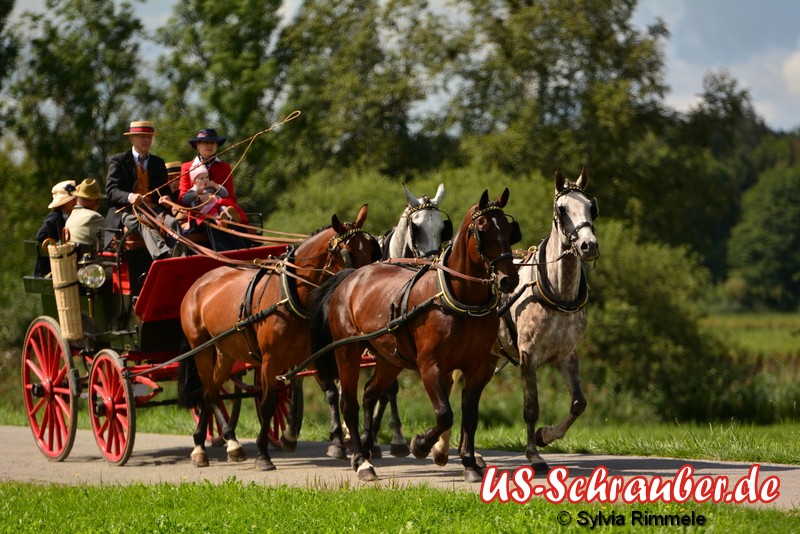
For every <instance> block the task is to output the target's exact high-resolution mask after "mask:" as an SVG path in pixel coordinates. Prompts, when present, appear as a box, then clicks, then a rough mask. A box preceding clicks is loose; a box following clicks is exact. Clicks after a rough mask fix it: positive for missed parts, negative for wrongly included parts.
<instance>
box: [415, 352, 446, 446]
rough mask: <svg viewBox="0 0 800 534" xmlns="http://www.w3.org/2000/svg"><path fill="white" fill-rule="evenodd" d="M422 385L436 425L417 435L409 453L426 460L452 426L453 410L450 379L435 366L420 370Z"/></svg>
mask: <svg viewBox="0 0 800 534" xmlns="http://www.w3.org/2000/svg"><path fill="white" fill-rule="evenodd" d="M420 374H421V377H422V383H423V385H424V386H425V391H427V392H428V397H429V398H430V400H431V405H432V406H433V412H434V414H436V425H435V426H433V427H431V428H429V429H428V430H426V431H425V433H423V434H417V435H416V436H414V439H412V440H411V452H412V454H414V457H416V458H419V459H422V458H427V457H428V454H430V452H431V449H432V448H433V446H434V445H436V442H437V441H439V437H440V436H441V435H442V433H444V432H445V431H447V430H449V429H450V428H451V427H452V426H453V409H452V407H451V406H450V399H449V396H450V386H451V385H452V377H451V376H450V375H449V374H448V373H441V372H439V370H438V369H437V368H436V367H435V366H431V367H428V368H427V369H425V370H422V369H420Z"/></svg>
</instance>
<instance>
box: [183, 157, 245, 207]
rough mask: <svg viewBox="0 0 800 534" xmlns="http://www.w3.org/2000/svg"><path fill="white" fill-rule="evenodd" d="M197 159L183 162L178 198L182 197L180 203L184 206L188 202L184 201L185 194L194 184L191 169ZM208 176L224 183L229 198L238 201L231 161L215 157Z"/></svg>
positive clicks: (221, 183)
mask: <svg viewBox="0 0 800 534" xmlns="http://www.w3.org/2000/svg"><path fill="white" fill-rule="evenodd" d="M196 161H197V158H193V159H192V160H191V161H187V162H184V163H182V164H181V181H180V186H179V188H178V193H179V195H180V196H179V197H178V198H179V199H180V203H181V204H182V205H184V206H186V205H187V204H186V202H184V201H183V196H184V195H185V194H186V192H187V191H189V189H191V188H192V185H193V184H192V178H191V177H190V176H189V170H191V169H192V167H193V166H194V165H195V164H196V163H195V162H196ZM208 177H209V178H210V179H212V180H214V181H215V182H217V183H218V184H220V185H224V186H225V189H227V190H228V199H230V200H231V201H232V202H236V190H235V189H234V187H233V173H232V172H231V165H230V163H227V162H225V161H222V160H220V159H217V158H214V162H213V163H212V164H211V167H209V169H208Z"/></svg>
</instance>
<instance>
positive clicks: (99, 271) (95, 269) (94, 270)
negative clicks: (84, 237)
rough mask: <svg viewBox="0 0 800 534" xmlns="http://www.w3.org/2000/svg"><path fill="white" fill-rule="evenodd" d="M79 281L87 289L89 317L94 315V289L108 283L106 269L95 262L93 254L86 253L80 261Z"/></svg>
mask: <svg viewBox="0 0 800 534" xmlns="http://www.w3.org/2000/svg"><path fill="white" fill-rule="evenodd" d="M78 282H80V283H81V285H82V286H84V287H85V288H86V289H87V296H88V305H89V317H94V299H93V298H92V297H93V295H94V291H95V290H96V289H98V288H100V287H102V286H103V284H105V283H106V271H105V269H104V268H103V266H102V265H99V264H97V263H95V260H94V257H93V256H92V255H91V254H88V253H87V254H84V255H83V257H82V258H81V259H80V261H79V262H78Z"/></svg>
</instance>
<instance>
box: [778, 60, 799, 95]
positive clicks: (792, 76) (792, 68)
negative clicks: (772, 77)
mask: <svg viewBox="0 0 800 534" xmlns="http://www.w3.org/2000/svg"><path fill="white" fill-rule="evenodd" d="M781 74H782V75H783V80H784V81H785V82H786V89H787V90H788V92H789V94H790V95H791V96H793V97H795V98H798V99H800V50H797V51H796V52H795V53H794V54H792V55H791V56H789V58H788V59H787V60H786V61H785V62H784V63H783V69H782V72H781Z"/></svg>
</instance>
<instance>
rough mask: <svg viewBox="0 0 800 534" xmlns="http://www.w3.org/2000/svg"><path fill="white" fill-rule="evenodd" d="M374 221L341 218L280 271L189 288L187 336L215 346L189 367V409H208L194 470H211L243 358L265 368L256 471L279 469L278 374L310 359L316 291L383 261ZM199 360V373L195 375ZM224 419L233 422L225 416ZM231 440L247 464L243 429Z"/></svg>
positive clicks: (235, 274) (234, 454)
mask: <svg viewBox="0 0 800 534" xmlns="http://www.w3.org/2000/svg"><path fill="white" fill-rule="evenodd" d="M366 218H367V206H366V205H364V206H362V207H361V210H360V211H359V212H358V216H357V217H356V220H355V222H353V223H342V222H340V221H339V219H338V217H337V216H336V215H333V217H332V218H331V226H330V227H328V228H324V229H322V230H320V231H318V232H316V233H314V234H313V235H311V236H310V237H308V238H307V239H306V240H305V241H303V242H302V243H300V244H299V245H298V246H297V248H296V249H293V250H290V251H289V252H287V254H286V255H285V257H284V258H283V261H282V262H281V263H279V264H278V265H277V267H276V268H273V269H271V270H266V269H261V270H259V272H258V273H257V274H255V275H254V274H253V271H252V270H244V269H240V268H235V267H219V268H217V269H214V270H212V271H209V272H208V273H206V274H205V275H203V276H202V277H200V278H199V279H198V280H197V282H195V283H194V285H193V286H192V287H191V288H190V289H189V291H188V292H187V294H186V297H185V298H184V299H183V302H182V304H181V324H182V326H183V331H184V333H185V335H186V338H187V340H188V342H189V345H190V347H192V349H195V348H196V347H200V346H201V345H203V344H208V345H209V346H207V347H205V348H203V349H202V350H200V351H199V352H197V353H196V354H195V355H194V358H193V359H192V360H190V359H188V358H187V359H184V360H183V361H182V365H181V367H182V369H181V380H180V382H181V404H182V405H184V406H189V407H195V406H199V407H200V417H199V421H198V424H197V430H196V432H195V433H194V443H195V448H194V450H193V451H192V454H191V459H192V463H193V464H194V465H196V466H198V467H204V466H207V465H208V455H207V454H206V451H205V446H204V440H205V434H206V430H205V429H206V428H207V425H208V418H209V417H210V416H211V412H212V411H214V412H217V411H219V410H220V408H219V402H218V401H219V391H220V387H221V386H222V384H223V383H224V382H225V381H226V380H227V379H228V378H229V377H230V374H231V368H232V366H233V364H234V362H235V361H236V360H241V361H244V362H247V363H254V364H258V365H260V367H261V369H260V373H261V385H262V388H263V398H262V402H261V406H260V411H261V416H262V417H261V421H262V424H261V431H260V432H259V435H258V439H257V445H258V458H256V468H257V469H260V470H262V471H270V470H273V469H275V466H274V464H273V463H272V461H271V460H270V457H269V452H268V447H269V438H268V429H269V424H270V421H271V419H272V417H273V414H274V412H275V408H276V405H277V399H278V397H277V382H276V376H277V375H278V374H279V373H280V372H281V371H283V370H285V369H287V368H290V367H292V366H294V365H297V364H298V363H300V362H301V361H302V360H303V359H304V358H305V357H307V356H308V355H309V354H310V349H311V347H310V339H309V335H308V325H309V321H308V319H309V316H308V314H307V313H306V311H305V310H306V309H307V303H308V297H309V293H310V291H311V290H312V289H314V288H316V287H318V286H319V285H320V284H322V283H323V282H324V281H325V280H326V279H328V278H329V277H331V276H332V275H333V274H334V273H336V272H338V271H340V270H342V269H344V268H350V267H353V268H357V267H362V266H364V265H367V264H368V263H371V262H373V261H376V260H378V259H380V257H381V251H380V246H379V245H378V242H377V240H376V239H375V238H374V237H373V236H371V235H370V234H368V233H366V232H365V231H363V230H362V229H361V228H362V226H363V224H364V221H365V220H366ZM212 341H213V344H211V342H212ZM192 362H193V363H194V364H195V365H194V370H195V371H196V372H192V365H191V363H192ZM197 379H199V381H200V382H201V383H202V386H201V387H199V385H198V384H197V383H196V381H197ZM193 380H194V382H193ZM216 415H217V418H218V419H220V420H223V421H224V420H226V419H225V418H224V417H223V416H222V414H219V413H217V414H216ZM223 437H224V438H225V440H226V442H227V453H228V459H229V460H232V461H243V460H245V459H246V456H245V454H244V451H243V449H242V447H241V445H240V444H239V442H238V441H237V440H236V435H235V429H233V428H230V426H229V425H227V424H226V425H225V427H224V428H223ZM284 439H286V436H284ZM295 439H296V438H295ZM292 445H293V444H287V445H286V448H288V449H291V448H293V447H292Z"/></svg>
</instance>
